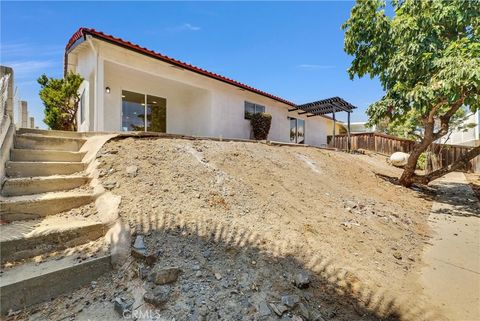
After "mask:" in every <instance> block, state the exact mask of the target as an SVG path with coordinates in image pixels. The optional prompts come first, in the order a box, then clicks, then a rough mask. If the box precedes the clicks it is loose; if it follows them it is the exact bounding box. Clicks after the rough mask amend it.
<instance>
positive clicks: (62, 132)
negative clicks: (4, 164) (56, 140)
mask: <svg viewBox="0 0 480 321" xmlns="http://www.w3.org/2000/svg"><path fill="white" fill-rule="evenodd" d="M25 134H27V135H29V134H31V135H41V136H57V137H72V138H82V137H83V134H82V133H80V132H72V131H65V130H45V129H36V128H19V129H18V130H17V135H25Z"/></svg>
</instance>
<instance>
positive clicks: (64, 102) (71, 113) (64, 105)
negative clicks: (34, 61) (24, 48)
mask: <svg viewBox="0 0 480 321" xmlns="http://www.w3.org/2000/svg"><path fill="white" fill-rule="evenodd" d="M82 81H83V78H82V77H81V76H80V75H78V74H75V73H73V72H68V73H67V75H66V76H65V78H63V79H55V78H48V77H47V76H46V75H42V76H40V77H39V78H38V80H37V82H38V83H39V84H40V86H41V89H40V93H39V95H40V99H41V100H42V101H43V104H44V105H45V111H44V112H45V119H44V120H43V121H44V122H45V124H47V125H48V127H49V128H50V129H57V130H73V131H75V130H77V109H78V104H79V102H80V95H79V93H78V88H79V87H80V85H81V83H82Z"/></svg>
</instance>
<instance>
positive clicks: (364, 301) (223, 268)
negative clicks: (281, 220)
mask: <svg viewBox="0 0 480 321" xmlns="http://www.w3.org/2000/svg"><path fill="white" fill-rule="evenodd" d="M252 224H255V222H252ZM129 225H130V226H131V227H132V228H133V229H134V230H135V231H136V232H135V234H137V235H143V236H144V240H145V245H146V249H147V252H148V253H149V254H150V255H152V254H153V255H155V256H156V257H157V258H158V261H157V263H156V266H155V267H154V268H155V269H156V268H163V267H168V266H177V267H179V268H180V269H181V270H182V271H183V272H182V274H181V276H180V278H179V279H178V280H177V282H175V283H174V284H173V285H172V295H171V297H170V298H169V301H168V303H167V304H166V305H165V306H164V307H163V308H162V312H161V316H162V317H164V318H165V319H167V320H170V319H173V318H175V319H177V320H292V321H293V320H295V321H300V320H317V321H322V320H345V321H346V320H349V321H351V320H425V321H429V320H432V321H433V320H440V319H441V318H439V317H438V316H437V315H436V313H435V311H433V310H430V309H427V308H425V305H423V303H422V302H420V301H419V300H416V299H414V298H402V299H400V298H399V296H398V295H391V294H389V293H387V292H386V291H383V290H380V289H379V287H376V286H373V288H372V287H369V286H366V285H365V284H363V283H362V282H361V281H360V280H359V279H358V278H357V277H356V276H355V274H354V273H352V272H351V271H348V270H346V269H344V268H339V267H336V266H335V262H333V261H331V260H328V259H326V258H325V257H323V256H322V254H321V253H313V252H311V251H306V250H305V246H303V247H302V249H298V248H295V247H294V246H293V245H292V244H286V243H285V242H282V241H281V240H278V241H277V242H271V241H267V240H265V239H263V238H262V236H261V235H258V234H254V233H251V232H250V231H247V230H240V229H238V228H236V227H235V226H222V225H217V224H215V223H213V222H212V221H211V220H208V219H203V218H202V217H199V218H198V219H197V220H196V221H195V222H192V221H189V222H185V221H181V220H178V219H177V218H176V217H175V215H174V214H153V213H152V214H151V215H150V216H148V215H145V214H142V215H139V216H137V217H136V218H132V219H131V220H130V221H129ZM137 263H138V261H137ZM139 264H140V266H139V267H140V268H146V269H149V271H150V268H149V267H147V264H143V263H142V262H140V263H139ZM301 273H306V274H307V275H308V276H309V284H308V286H307V287H304V286H298V282H297V284H296V283H295V280H296V278H297V277H298V275H300V274H301ZM384 287H385V288H388V285H384ZM285 296H289V297H290V299H291V300H293V303H291V304H287V303H286V299H285ZM147 306H148V305H147ZM205 307H206V308H205ZM202 309H203V310H202ZM205 311H207V312H205ZM282 311H283V312H282ZM279 312H282V313H279ZM205 313H207V315H205Z"/></svg>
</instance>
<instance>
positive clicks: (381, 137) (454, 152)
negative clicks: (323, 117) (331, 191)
mask: <svg viewBox="0 0 480 321" xmlns="http://www.w3.org/2000/svg"><path fill="white" fill-rule="evenodd" d="M327 141H328V146H329V147H332V148H338V149H341V150H347V149H348V136H347V135H335V141H332V136H328V138H327ZM414 145H415V142H414V141H413V140H409V139H404V138H399V137H395V136H390V135H386V134H382V133H358V134H351V147H352V150H357V149H365V150H370V151H374V152H376V153H379V154H383V155H386V156H390V155H391V154H393V153H395V152H404V153H410V152H411V151H412V150H413V147H414ZM471 148H472V147H471V146H462V145H446V144H445V145H443V144H432V145H431V146H430V152H431V153H429V155H430V156H429V157H428V159H427V168H426V171H427V173H429V172H431V171H434V170H437V169H439V168H442V167H445V166H448V165H450V164H452V163H453V162H454V161H455V160H457V159H458V158H459V157H460V156H461V155H462V154H464V153H466V152H468V151H469V150H470V149H471ZM466 170H467V171H472V172H476V173H480V156H477V157H475V158H474V159H472V160H471V161H470V164H469V166H468V168H467V169H466Z"/></svg>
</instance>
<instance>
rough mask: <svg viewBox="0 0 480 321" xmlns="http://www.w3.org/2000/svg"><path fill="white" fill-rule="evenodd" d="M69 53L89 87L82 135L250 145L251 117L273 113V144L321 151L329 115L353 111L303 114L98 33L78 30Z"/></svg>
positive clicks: (335, 101)
mask: <svg viewBox="0 0 480 321" xmlns="http://www.w3.org/2000/svg"><path fill="white" fill-rule="evenodd" d="M65 50H66V51H65V72H66V71H73V72H76V73H79V74H80V75H81V76H82V77H83V78H84V79H85V81H84V82H83V83H82V85H81V87H80V93H81V102H80V106H79V113H78V117H79V119H78V123H79V130H80V131H121V130H123V131H132V130H148V131H159V132H167V133H172V134H184V135H196V136H214V137H224V138H247V139H248V138H250V137H251V128H250V121H249V119H248V118H249V115H251V113H256V112H267V113H270V114H271V115H272V125H271V129H270V133H269V136H268V139H269V140H275V141H282V142H294V143H306V144H311V145H316V146H322V145H325V144H326V142H327V135H331V134H332V131H333V124H334V122H333V120H332V119H331V118H330V117H327V116H325V114H326V113H328V112H331V110H332V106H336V107H335V108H336V111H337V112H338V111H348V112H351V110H352V109H353V108H355V107H354V106H352V105H350V104H348V103H347V102H345V101H344V100H342V99H340V98H338V97H335V98H331V99H326V100H321V101H317V102H313V103H310V104H308V107H306V105H300V106H297V105H296V104H294V103H292V102H290V101H287V100H285V99H283V98H280V97H277V96H274V95H271V94H269V93H266V92H263V91H260V90H258V89H255V88H252V87H250V86H247V85H244V84H242V83H239V82H237V81H234V80H231V79H229V78H226V77H223V76H221V75H218V74H215V73H212V72H209V71H206V70H203V69H200V68H198V67H195V66H192V65H190V64H187V63H184V62H181V61H178V60H175V59H172V58H169V57H167V56H164V55H161V54H159V53H156V52H154V51H151V50H149V49H146V48H143V47H140V46H138V45H135V44H132V43H130V42H127V41H125V40H122V39H119V38H115V37H113V36H110V35H106V34H104V33H102V32H98V31H96V30H93V29H86V28H80V29H79V30H78V31H77V32H76V33H75V34H74V35H73V36H72V37H71V39H70V41H69V42H68V44H67V46H66V49H65ZM145 114H146V115H147V117H145ZM312 116H316V117H312ZM145 118H146V119H145ZM337 133H338V131H337Z"/></svg>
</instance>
